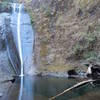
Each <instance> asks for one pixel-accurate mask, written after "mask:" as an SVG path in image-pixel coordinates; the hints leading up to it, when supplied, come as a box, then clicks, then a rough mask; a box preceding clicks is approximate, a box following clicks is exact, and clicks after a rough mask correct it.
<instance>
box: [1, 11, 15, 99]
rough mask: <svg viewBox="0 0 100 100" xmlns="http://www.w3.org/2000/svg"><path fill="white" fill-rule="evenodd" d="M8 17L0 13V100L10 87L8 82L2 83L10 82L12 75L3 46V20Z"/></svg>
mask: <svg viewBox="0 0 100 100" xmlns="http://www.w3.org/2000/svg"><path fill="white" fill-rule="evenodd" d="M6 17H9V14H8V13H0V99H1V97H2V96H4V94H5V93H6V92H7V91H8V89H9V87H10V86H11V83H10V82H7V83H3V82H4V81H5V80H11V79H12V75H14V73H13V70H12V68H11V64H10V62H9V59H8V54H7V50H6V44H5V35H4V34H5V28H4V23H5V18H6Z"/></svg>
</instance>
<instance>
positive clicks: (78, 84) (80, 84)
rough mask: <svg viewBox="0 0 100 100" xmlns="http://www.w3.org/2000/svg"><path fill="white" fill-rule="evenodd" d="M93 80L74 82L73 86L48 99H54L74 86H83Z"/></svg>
mask: <svg viewBox="0 0 100 100" xmlns="http://www.w3.org/2000/svg"><path fill="white" fill-rule="evenodd" d="M95 81H96V80H93V79H89V80H85V81H82V82H79V83H77V84H75V85H74V86H72V87H70V88H68V89H66V90H64V91H63V92H61V93H59V94H57V95H56V96H54V97H52V98H50V99H49V100H54V99H56V98H57V97H59V96H61V95H63V94H64V93H66V92H69V91H70V90H72V89H74V88H78V87H80V86H83V85H85V84H87V83H90V82H95Z"/></svg>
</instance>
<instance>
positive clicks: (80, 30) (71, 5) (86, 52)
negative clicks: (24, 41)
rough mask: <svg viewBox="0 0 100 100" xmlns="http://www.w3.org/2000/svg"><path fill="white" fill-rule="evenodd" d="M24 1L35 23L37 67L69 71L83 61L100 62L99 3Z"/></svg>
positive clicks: (89, 1)
mask: <svg viewBox="0 0 100 100" xmlns="http://www.w3.org/2000/svg"><path fill="white" fill-rule="evenodd" d="M20 1H21V0H20ZM24 2H25V4H26V6H27V9H28V12H29V13H30V16H31V21H32V23H34V24H35V29H36V37H35V63H36V65H37V66H39V67H40V66H41V67H40V68H42V69H43V70H46V71H48V70H50V69H49V68H51V70H52V68H53V70H54V69H56V71H60V70H61V71H62V69H64V68H66V69H64V70H63V71H67V70H68V69H69V67H70V66H74V67H77V66H81V65H80V60H88V59H89V60H90V59H91V58H93V59H99V54H100V53H99V51H100V30H99V27H100V0H95V1H94V0H48V1H47V0H42V1H41V0H40V2H39V1H37V0H32V1H31V2H26V1H25V0H24ZM97 55H98V56H97ZM42 66H45V67H42ZM59 66H60V68H59ZM54 67H55V68H54ZM70 68H71V67H70ZM72 68H73V67H72ZM72 68H71V69H72ZM80 68H81V69H82V66H81V67H80ZM57 69H59V70H57ZM83 69H84V66H83Z"/></svg>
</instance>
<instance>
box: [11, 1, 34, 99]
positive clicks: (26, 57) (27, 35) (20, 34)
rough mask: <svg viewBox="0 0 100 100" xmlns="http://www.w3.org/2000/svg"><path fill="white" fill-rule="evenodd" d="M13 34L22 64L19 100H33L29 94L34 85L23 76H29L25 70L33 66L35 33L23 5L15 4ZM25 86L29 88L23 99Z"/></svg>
mask: <svg viewBox="0 0 100 100" xmlns="http://www.w3.org/2000/svg"><path fill="white" fill-rule="evenodd" d="M16 25H17V27H16ZM12 32H13V37H14V40H15V45H16V47H17V50H18V54H19V58H20V63H21V66H20V67H21V73H20V75H19V76H20V91H19V97H18V100H22V99H23V98H28V99H29V98H32V100H33V95H30V92H29V91H30V89H31V87H32V84H30V82H29V81H27V78H26V77H23V76H24V74H26V75H27V73H25V70H26V71H27V72H29V71H30V69H31V67H32V64H33V62H32V52H33V43H34V32H33V29H32V26H31V22H30V17H29V15H28V14H27V13H26V12H25V11H24V6H23V5H22V4H16V3H14V4H13V14H12ZM23 48H24V49H23ZM24 86H25V87H26V88H27V97H23V87H24ZM30 100H31V99H30Z"/></svg>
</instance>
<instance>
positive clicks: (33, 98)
mask: <svg viewBox="0 0 100 100" xmlns="http://www.w3.org/2000/svg"><path fill="white" fill-rule="evenodd" d="M19 81H20V80H17V82H16V83H14V85H13V86H12V88H11V89H10V93H9V94H8V97H7V98H8V100H18V94H19V86H20V82H19ZM80 81H82V80H79V79H67V78H50V77H28V76H27V77H24V87H23V96H22V100H48V99H49V98H50V97H52V96H55V95H56V94H58V93H60V92H62V91H63V90H65V89H66V88H69V87H71V86H72V85H74V84H76V83H78V82H80ZM55 100H100V86H99V85H96V86H92V85H91V84H87V85H85V86H82V87H81V88H77V89H74V90H72V91H70V92H68V93H65V94H64V95H62V96H60V97H58V98H57V99H55Z"/></svg>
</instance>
